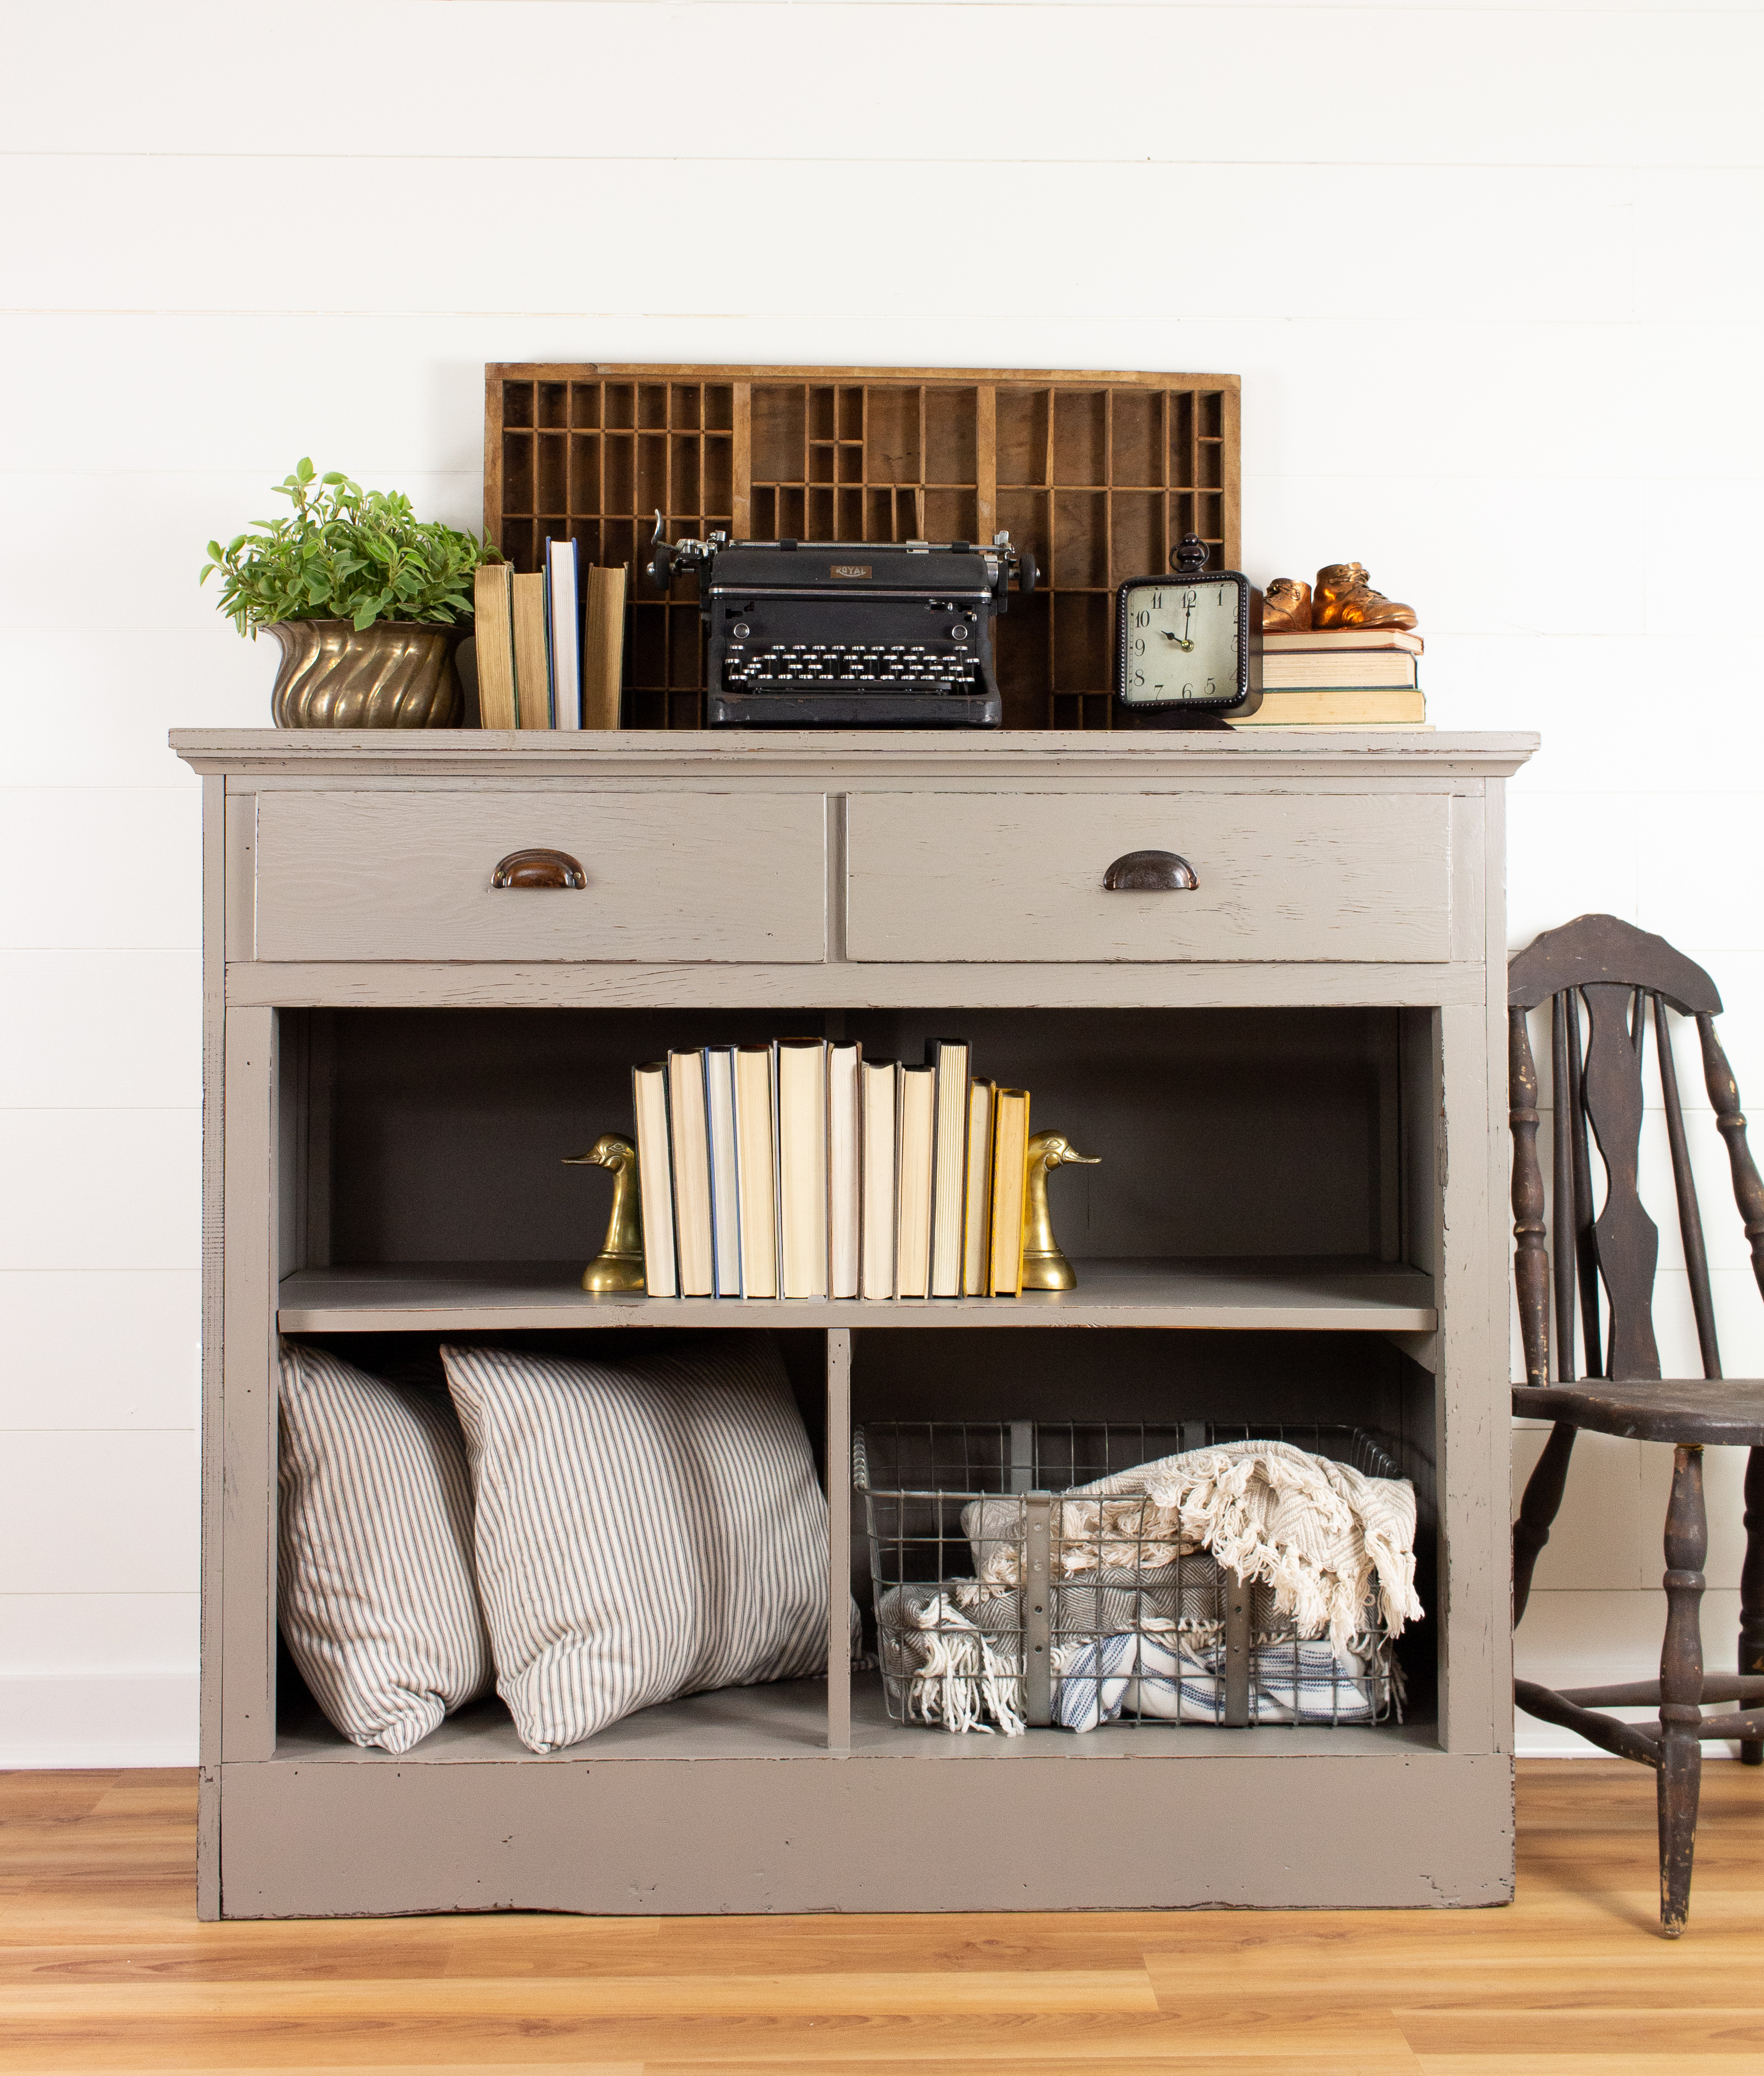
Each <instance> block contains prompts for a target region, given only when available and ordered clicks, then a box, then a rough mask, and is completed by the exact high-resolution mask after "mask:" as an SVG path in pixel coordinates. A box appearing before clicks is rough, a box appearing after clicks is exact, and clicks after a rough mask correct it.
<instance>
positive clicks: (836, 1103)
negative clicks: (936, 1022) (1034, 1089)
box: [633, 1038, 1029, 1298]
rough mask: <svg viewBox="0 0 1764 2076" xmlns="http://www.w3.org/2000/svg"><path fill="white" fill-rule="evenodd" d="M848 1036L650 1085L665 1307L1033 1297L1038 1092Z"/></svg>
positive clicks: (740, 1051) (646, 1137) (648, 1112)
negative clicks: (681, 1300) (1028, 1213)
mask: <svg viewBox="0 0 1764 2076" xmlns="http://www.w3.org/2000/svg"><path fill="white" fill-rule="evenodd" d="M925 1051H926V1061H925V1064H924V1065H923V1066H905V1065H901V1064H900V1063H899V1062H898V1061H893V1060H866V1059H865V1057H863V1048H862V1047H861V1046H860V1045H857V1044H852V1043H848V1042H846V1041H845V1040H840V1039H827V1038H780V1039H778V1040H775V1041H774V1043H773V1044H769V1045H707V1046H706V1047H705V1048H704V1049H703V1050H702V1051H701V1052H695V1053H669V1055H668V1057H666V1060H658V1061H655V1062H654V1064H653V1065H648V1066H642V1067H639V1068H637V1069H636V1070H635V1072H634V1074H633V1094H634V1098H635V1107H636V1111H637V1178H638V1184H639V1189H640V1192H641V1206H642V1215H643V1260H644V1273H645V1283H646V1287H647V1289H648V1290H649V1293H650V1296H651V1297H784V1298H792V1297H796V1298H800V1297H864V1298H894V1297H1016V1296H1018V1295H1019V1293H1020V1292H1021V1290H1022V1288H1023V1190H1024V1179H1025V1173H1026V1167H1027V1159H1028V1147H1029V1097H1028V1092H1027V1090H1023V1089H1006V1088H1000V1087H999V1086H998V1085H997V1084H996V1083H994V1082H988V1081H982V1080H977V1079H975V1078H973V1077H970V1075H969V1071H968V1069H969V1057H968V1047H967V1045H966V1044H963V1043H959V1042H957V1041H954V1040H948V1039H936V1040H932V1042H931V1044H928V1046H927V1047H926V1048H925Z"/></svg>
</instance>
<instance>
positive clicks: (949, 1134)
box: [925, 1038, 968, 1297]
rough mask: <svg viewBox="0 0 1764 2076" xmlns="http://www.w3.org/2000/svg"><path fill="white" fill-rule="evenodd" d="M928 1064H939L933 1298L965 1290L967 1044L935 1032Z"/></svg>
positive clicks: (933, 1195) (934, 1148) (934, 1154)
mask: <svg viewBox="0 0 1764 2076" xmlns="http://www.w3.org/2000/svg"><path fill="white" fill-rule="evenodd" d="M925 1064H926V1065H927V1066H928V1067H931V1068H932V1069H935V1070H936V1132H935V1134H934V1136H933V1140H932V1184H931V1285H930V1291H929V1294H930V1295H931V1296H932V1297H960V1296H961V1268H962V1240H963V1232H964V1228H965V1220H966V1213H967V1191H966V1189H965V1177H966V1174H967V1169H968V1045H967V1041H966V1040H965V1039H953V1038H933V1039H932V1040H929V1041H928V1043H927V1044H926V1047H925Z"/></svg>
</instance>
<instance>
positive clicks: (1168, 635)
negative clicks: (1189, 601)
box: [1164, 627, 1194, 649]
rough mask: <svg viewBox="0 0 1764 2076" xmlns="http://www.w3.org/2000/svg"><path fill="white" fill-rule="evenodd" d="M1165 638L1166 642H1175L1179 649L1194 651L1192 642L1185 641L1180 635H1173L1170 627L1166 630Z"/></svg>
mask: <svg viewBox="0 0 1764 2076" xmlns="http://www.w3.org/2000/svg"><path fill="white" fill-rule="evenodd" d="M1164 640H1165V641H1173V642H1174V643H1175V644H1176V646H1177V648H1178V649H1192V648H1193V646H1194V644H1193V642H1192V641H1184V640H1183V639H1182V637H1181V635H1180V634H1173V633H1171V631H1170V629H1168V627H1166V628H1165V629H1164Z"/></svg>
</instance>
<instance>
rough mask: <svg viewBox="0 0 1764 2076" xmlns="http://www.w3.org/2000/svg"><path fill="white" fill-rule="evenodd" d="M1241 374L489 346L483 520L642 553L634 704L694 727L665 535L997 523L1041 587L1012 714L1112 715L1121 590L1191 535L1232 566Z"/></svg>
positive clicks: (1047, 719)
mask: <svg viewBox="0 0 1764 2076" xmlns="http://www.w3.org/2000/svg"><path fill="white" fill-rule="evenodd" d="M1239 483H1240V469H1239V385H1238V378H1237V377H1236V376H1234V375H1162V374H1120V373H1110V374H1100V373H1089V372H1049V371H1046V370H1036V371H1029V370H1022V371H998V370H978V369H961V368H857V367H691V366H670V365H655V366H647V365H642V366H640V365H634V364H633V365H611V364H605V363H587V364H583V365H569V364H537V363H499V362H493V363H491V364H490V365H489V366H488V367H487V368H486V369H485V371H484V529H485V531H486V533H487V534H488V535H489V536H490V538H492V539H493V540H495V541H496V542H497V543H498V545H499V546H500V547H501V548H502V549H503V550H504V553H505V554H507V555H508V557H509V558H510V559H511V560H512V561H513V563H514V565H515V567H517V569H521V570H529V571H530V570H534V569H537V568H538V567H539V563H540V558H541V556H542V553H543V550H544V543H545V541H546V537H547V535H554V536H557V537H559V538H562V537H566V536H567V537H570V538H575V540H578V541H579V542H581V544H582V553H583V556H584V558H586V559H587V561H589V562H591V563H603V564H608V565H610V564H613V563H624V564H625V566H626V567H627V568H628V569H629V571H630V573H631V575H630V579H629V587H628V595H629V605H628V608H627V611H628V614H629V618H628V622H627V627H626V640H625V725H626V726H627V727H634V728H698V727H701V726H702V725H703V723H704V648H703V641H702V639H701V636H700V630H699V618H698V610H697V606H696V603H695V593H694V590H693V586H692V583H691V580H690V579H688V580H687V581H684V582H680V583H676V584H675V585H674V588H673V590H672V591H671V592H670V593H669V594H668V595H667V596H666V597H663V596H661V595H660V594H658V593H657V592H654V591H651V590H650V588H648V585H647V582H646V580H645V579H643V578H642V577H641V575H640V574H639V572H640V569H641V563H642V562H643V560H644V559H645V545H646V543H647V542H648V540H649V538H650V533H651V531H652V529H653V528H654V514H655V513H656V512H657V511H658V510H659V511H661V512H662V514H663V516H664V517H665V518H666V522H667V528H668V532H669V534H670V537H674V538H678V537H679V535H680V534H704V533H705V532H707V531H708V529H711V528H712V527H718V526H721V527H725V528H727V529H728V530H729V531H730V533H732V534H733V536H734V537H735V538H737V540H747V539H753V540H766V539H772V538H795V539H799V540H836V541H907V540H914V539H929V540H939V539H941V540H974V541H982V540H990V538H992V535H993V534H994V532H995V531H996V530H997V529H998V528H1000V527H1003V528H1005V529H1008V531H1009V533H1010V534H1011V539H1012V541H1013V542H1015V543H1016V544H1017V545H1018V546H1019V547H1028V548H1030V549H1031V550H1033V551H1034V554H1035V557H1036V562H1037V563H1038V564H1039V566H1040V570H1041V572H1042V588H1040V590H1039V591H1038V592H1037V593H1036V596H1033V597H1032V598H1029V599H1026V600H1025V599H1018V598H1013V600H1012V601H1011V611H1010V612H1009V614H1008V615H1007V617H1006V618H1005V619H1004V620H1002V621H1001V622H1000V623H999V628H998V679H999V685H1000V688H1001V690H1002V692H1003V695H1004V725H1005V726H1006V727H1007V728H1050V727H1051V728H1106V727H1107V726H1108V725H1109V723H1110V704H1109V687H1110V683H1111V682H1112V672H1113V665H1114V658H1113V654H1112V647H1113V616H1112V614H1111V612H1110V594H1111V592H1112V591H1113V589H1114V586H1115V585H1116V584H1118V583H1120V582H1121V581H1122V580H1123V579H1124V578H1127V577H1130V576H1140V575H1145V574H1147V573H1148V571H1154V570H1159V569H1162V568H1164V567H1165V566H1166V563H1167V561H1168V555H1169V551H1170V549H1171V548H1172V546H1173V545H1174V544H1175V543H1176V542H1177V541H1178V540H1180V539H1181V537H1182V535H1183V534H1185V533H1189V532H1193V533H1197V534H1199V535H1200V536H1201V538H1202V539H1203V540H1205V541H1206V542H1207V544H1208V546H1209V547H1210V550H1211V551H1212V557H1211V559H1212V563H1213V565H1214V567H1218V568H1231V567H1236V566H1237V564H1238V562H1239V555H1240V547H1239Z"/></svg>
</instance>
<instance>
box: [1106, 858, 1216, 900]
mask: <svg viewBox="0 0 1764 2076" xmlns="http://www.w3.org/2000/svg"><path fill="white" fill-rule="evenodd" d="M1200 883H1201V882H1200V880H1199V879H1198V878H1197V877H1196V874H1195V870H1194V868H1193V866H1192V865H1190V864H1189V862H1188V860H1187V859H1186V858H1185V857H1177V854H1176V853H1175V852H1174V851H1173V850H1130V851H1129V852H1128V853H1127V855H1126V856H1125V857H1118V858H1117V859H1116V860H1115V861H1114V864H1113V865H1111V866H1110V867H1109V869H1108V870H1107V871H1106V873H1104V874H1103V875H1102V884H1103V885H1104V886H1106V888H1107V889H1108V890H1109V891H1110V893H1111V894H1178V893H1192V892H1193V890H1194V889H1195V888H1196V887H1197V886H1199V885H1200Z"/></svg>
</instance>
